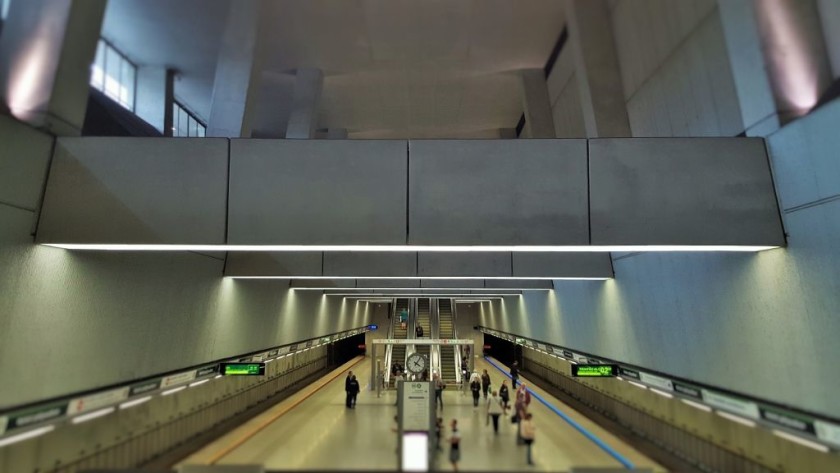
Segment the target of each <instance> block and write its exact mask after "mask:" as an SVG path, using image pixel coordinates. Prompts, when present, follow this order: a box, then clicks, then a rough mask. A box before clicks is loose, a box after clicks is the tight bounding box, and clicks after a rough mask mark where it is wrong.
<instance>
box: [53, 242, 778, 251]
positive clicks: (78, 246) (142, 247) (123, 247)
mask: <svg viewBox="0 0 840 473" xmlns="http://www.w3.org/2000/svg"><path fill="white" fill-rule="evenodd" d="M43 245H45V246H53V247H56V248H64V249H66V250H99V251H289V252H293V251H313V252H317V251H348V252H359V251H367V252H396V253H405V252H440V253H452V252H455V253H464V252H488V253H495V252H511V251H513V252H523V253H532V252H546V253H567V252H574V253H607V252H648V251H661V252H670V251H690V252H696V251H713V252H714V251H735V252H756V251H764V250H771V249H773V248H779V247H778V246H759V245H569V246H519V245H499V246H432V245H417V246H412V245H164V244H153V245H152V244H126V243H44V244H43Z"/></svg>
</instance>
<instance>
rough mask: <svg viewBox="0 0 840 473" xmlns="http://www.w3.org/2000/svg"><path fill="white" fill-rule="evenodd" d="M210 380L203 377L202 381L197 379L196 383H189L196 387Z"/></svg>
mask: <svg viewBox="0 0 840 473" xmlns="http://www.w3.org/2000/svg"><path fill="white" fill-rule="evenodd" d="M208 381H210V380H209V379H202V380H201V381H196V382H194V383H190V384H189V387H191V388H194V387H196V386H201V385H202V384H204V383H206V382H208Z"/></svg>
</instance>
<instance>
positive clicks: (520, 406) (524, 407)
mask: <svg viewBox="0 0 840 473" xmlns="http://www.w3.org/2000/svg"><path fill="white" fill-rule="evenodd" d="M530 404H531V393H529V392H528V387H527V386H525V384H521V385H519V389H517V390H516V401H514V404H513V408H514V409H515V410H516V422H517V424H518V425H517V426H516V444H517V445H522V444H523V443H524V440H523V438H522V435H521V432H522V419H524V418H525V416H526V415H527V414H528V406H529V405H530Z"/></svg>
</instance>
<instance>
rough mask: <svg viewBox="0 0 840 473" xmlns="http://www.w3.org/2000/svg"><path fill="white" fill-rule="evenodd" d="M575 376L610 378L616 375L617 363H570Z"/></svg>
mask: <svg viewBox="0 0 840 473" xmlns="http://www.w3.org/2000/svg"><path fill="white" fill-rule="evenodd" d="M572 376H573V377H575V378H612V377H615V376H618V365H603V364H601V365H572Z"/></svg>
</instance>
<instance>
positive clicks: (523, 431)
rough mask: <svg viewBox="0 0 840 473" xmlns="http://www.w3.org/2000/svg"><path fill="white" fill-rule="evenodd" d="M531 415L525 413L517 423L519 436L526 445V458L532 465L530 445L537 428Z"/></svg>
mask: <svg viewBox="0 0 840 473" xmlns="http://www.w3.org/2000/svg"><path fill="white" fill-rule="evenodd" d="M532 417H533V416H532V415H531V414H530V413H528V414H525V418H524V419H522V421H521V422H520V423H519V436H520V437H522V440H523V441H524V442H525V445H527V446H528V453H527V457H526V459H527V460H528V464H529V465H533V464H534V461H533V460H532V459H531V445H533V443H534V437H535V434H536V430H537V428H536V427H534V421H533V420H532Z"/></svg>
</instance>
